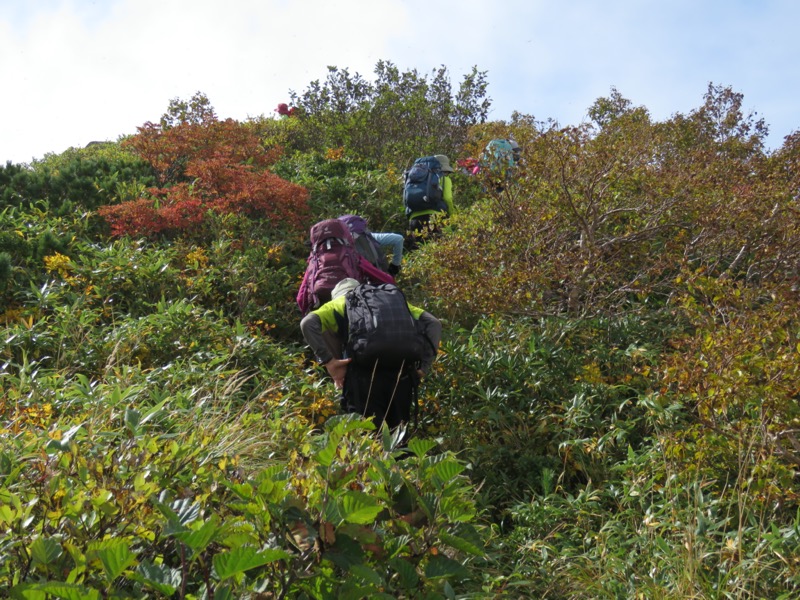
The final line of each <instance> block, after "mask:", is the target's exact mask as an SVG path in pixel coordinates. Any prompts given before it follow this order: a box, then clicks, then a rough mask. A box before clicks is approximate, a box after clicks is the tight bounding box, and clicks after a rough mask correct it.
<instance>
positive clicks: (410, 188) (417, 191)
mask: <svg viewBox="0 0 800 600" xmlns="http://www.w3.org/2000/svg"><path fill="white" fill-rule="evenodd" d="M441 179H442V167H441V165H440V164H439V159H437V158H436V157H435V156H423V157H422V158H418V159H417V160H415V161H414V164H413V165H411V168H410V169H408V170H407V171H406V172H405V173H403V204H404V205H405V207H406V214H407V215H408V214H411V213H414V212H417V211H420V210H430V209H433V210H444V211H446V210H447V204H446V203H445V201H444V191H443V190H442V184H441Z"/></svg>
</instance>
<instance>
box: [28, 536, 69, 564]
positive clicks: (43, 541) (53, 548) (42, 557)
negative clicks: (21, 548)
mask: <svg viewBox="0 0 800 600" xmlns="http://www.w3.org/2000/svg"><path fill="white" fill-rule="evenodd" d="M30 551H31V558H32V559H33V561H34V562H35V563H38V564H40V565H43V566H45V567H46V566H48V565H51V564H52V563H54V562H55V561H57V560H58V558H59V557H60V556H61V554H62V553H63V549H62V548H61V544H59V543H58V542H57V541H56V540H54V539H53V538H41V537H40V538H36V539H35V540H34V541H33V543H32V544H31V545H30Z"/></svg>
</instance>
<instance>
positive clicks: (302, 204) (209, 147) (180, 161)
mask: <svg viewBox="0 0 800 600" xmlns="http://www.w3.org/2000/svg"><path fill="white" fill-rule="evenodd" d="M126 144H127V145H128V146H130V147H131V148H132V149H133V150H134V151H135V152H136V153H137V154H138V155H139V156H140V157H141V158H142V159H144V160H145V161H147V162H148V163H149V164H150V165H151V166H152V168H153V169H154V171H155V173H156V178H157V181H158V184H159V185H158V186H156V187H152V188H149V189H147V190H146V193H145V195H144V196H143V197H141V198H139V199H137V200H133V201H130V202H123V203H121V204H116V205H110V206H105V207H102V208H101V209H100V211H99V212H100V214H101V216H103V217H104V218H105V220H106V221H107V222H108V223H109V225H110V226H111V232H112V235H114V236H125V235H129V236H144V237H154V236H161V235H167V236H174V235H178V234H185V233H195V232H197V231H199V230H200V229H201V228H202V226H203V224H204V223H205V222H206V218H207V215H208V214H209V212H211V213H217V214H231V213H232V214H239V215H242V216H245V217H248V218H251V219H261V220H267V221H269V222H270V223H272V224H274V225H275V226H276V227H288V228H297V227H299V226H300V225H301V223H302V222H303V217H304V215H305V214H306V211H307V205H306V202H307V199H308V193H307V191H306V190H305V189H304V188H303V187H301V186H298V185H295V184H293V183H290V182H288V181H286V180H284V179H282V178H280V177H278V176H277V175H275V174H274V173H272V172H271V171H269V170H268V167H269V166H270V165H272V164H273V163H274V162H275V161H276V160H277V159H278V158H279V157H280V150H279V149H277V148H270V149H265V148H264V147H263V146H262V144H261V143H260V140H259V138H258V135H257V134H256V133H255V132H254V131H253V129H252V128H250V127H248V126H247V125H246V124H242V123H239V122H237V121H234V120H233V119H227V120H225V121H218V120H217V119H216V118H215V117H213V115H212V117H211V118H209V119H206V120H204V121H202V122H199V123H197V122H181V123H179V124H177V125H175V126H165V125H164V124H154V123H146V124H145V125H143V126H142V127H140V128H139V133H138V134H137V135H136V136H134V137H133V138H131V139H129V140H128V141H127V142H126Z"/></svg>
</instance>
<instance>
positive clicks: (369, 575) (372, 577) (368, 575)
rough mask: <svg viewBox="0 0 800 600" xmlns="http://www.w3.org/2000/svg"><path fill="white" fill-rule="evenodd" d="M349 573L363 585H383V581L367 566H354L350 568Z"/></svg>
mask: <svg viewBox="0 0 800 600" xmlns="http://www.w3.org/2000/svg"><path fill="white" fill-rule="evenodd" d="M350 572H351V573H352V574H353V575H355V576H356V577H358V578H359V579H361V580H363V581H364V582H365V583H370V584H372V585H375V586H379V585H382V584H383V579H381V576H380V575H378V573H377V572H376V571H375V570H374V569H370V568H369V567H368V566H367V565H361V564H355V565H351V566H350Z"/></svg>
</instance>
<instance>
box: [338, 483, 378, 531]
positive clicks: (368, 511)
mask: <svg viewBox="0 0 800 600" xmlns="http://www.w3.org/2000/svg"><path fill="white" fill-rule="evenodd" d="M382 510H383V506H381V505H380V504H378V502H377V501H376V500H375V499H374V498H373V497H372V496H369V495H367V494H365V493H364V492H358V491H353V490H350V491H348V492H346V493H345V494H344V495H343V496H342V498H341V499H340V500H339V512H340V513H341V515H342V520H344V521H346V522H348V523H356V524H358V525H367V524H369V523H372V522H373V521H374V520H375V517H377V516H378V514H379V513H380V512H381V511H382Z"/></svg>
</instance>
